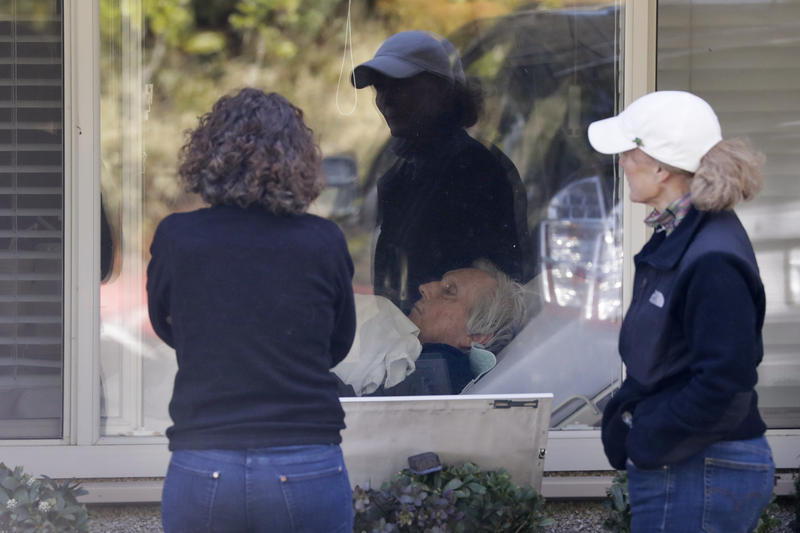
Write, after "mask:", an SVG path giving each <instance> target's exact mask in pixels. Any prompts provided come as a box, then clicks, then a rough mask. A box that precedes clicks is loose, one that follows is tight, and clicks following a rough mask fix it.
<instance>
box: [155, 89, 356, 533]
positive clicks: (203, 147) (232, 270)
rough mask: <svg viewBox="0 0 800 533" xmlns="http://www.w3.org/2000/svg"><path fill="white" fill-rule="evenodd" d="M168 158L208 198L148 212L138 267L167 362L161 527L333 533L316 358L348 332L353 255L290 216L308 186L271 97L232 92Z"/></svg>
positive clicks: (301, 135)
mask: <svg viewBox="0 0 800 533" xmlns="http://www.w3.org/2000/svg"><path fill="white" fill-rule="evenodd" d="M181 156H182V164H181V166H180V170H179V174H180V177H181V179H182V180H183V181H184V183H185V184H186V187H187V190H188V191H189V192H194V193H199V194H200V195H201V196H202V197H203V199H204V200H205V201H206V202H208V203H209V204H210V207H208V208H205V209H199V210H197V211H193V212H190V213H177V214H173V215H170V216H168V217H167V218H165V219H164V220H163V221H161V223H160V224H159V226H158V228H157V230H156V233H155V236H154V237H153V243H152V247H151V254H152V259H151V260H150V264H149V266H148V270H147V292H148V303H149V313H150V321H151V323H152V325H153V329H154V330H155V332H156V333H157V334H158V336H159V337H161V339H163V340H164V341H165V342H166V343H167V344H169V345H170V346H172V347H173V348H175V351H176V354H177V358H178V372H177V375H176V376H175V384H174V389H173V393H172V399H171V401H170V405H169V412H170V416H171V417H172V421H173V425H172V426H171V427H170V428H169V429H167V437H168V438H169V448H170V450H171V451H172V458H171V461H170V466H169V470H168V472H167V476H166V481H165V483H164V494H163V498H162V516H163V523H164V530H165V531H166V532H167V533H171V532H182V531H186V532H190V531H191V532H195V531H210V530H212V529H213V530H214V531H249V532H257V531H263V532H294V531H311V532H320V533H322V532H325V533H327V532H332V531H348V532H349V531H351V530H352V525H353V507H352V499H351V492H350V484H349V481H348V478H347V470H346V469H345V465H344V462H343V459H342V453H341V450H340V448H339V443H340V442H341V437H340V430H341V429H343V428H344V412H343V411H342V407H341V405H340V403H339V398H338V396H337V390H336V380H335V378H334V377H333V375H332V374H331V373H330V368H332V367H333V366H334V365H336V364H337V363H338V362H339V361H340V360H342V359H343V358H344V357H345V355H346V354H347V352H348V350H349V349H350V345H351V343H352V341H353V335H354V331H355V309H354V305H353V290H352V276H353V264H352V261H351V259H350V255H349V253H348V250H347V244H346V242H345V239H344V236H343V234H342V232H341V231H340V230H339V228H338V227H337V226H336V225H335V224H334V223H333V222H330V221H328V220H324V219H321V218H319V217H316V216H313V215H309V214H306V213H305V212H306V208H307V207H308V206H309V204H310V203H311V202H312V201H313V200H314V199H315V198H316V197H317V196H318V195H319V193H320V192H321V191H322V189H323V187H324V178H323V177H322V174H321V168H320V152H319V149H318V148H317V146H316V145H315V143H314V140H313V135H312V132H311V130H310V129H309V128H308V127H307V126H306V125H305V123H304V122H303V114H302V111H300V110H299V109H298V108H296V107H294V106H293V105H292V104H291V103H289V102H288V101H287V100H286V99H285V98H283V97H282V96H280V95H278V94H275V93H272V94H265V93H264V92H262V91H260V90H256V89H243V90H241V91H240V92H239V93H237V94H235V95H233V96H224V97H222V98H221V99H220V100H219V101H217V103H216V104H214V107H213V109H212V110H211V112H209V113H207V114H205V115H203V116H202V117H201V118H200V123H199V125H198V126H197V128H195V129H194V130H193V131H192V132H191V133H190V137H189V140H188V142H187V143H186V145H185V146H184V147H183V149H182V152H181Z"/></svg>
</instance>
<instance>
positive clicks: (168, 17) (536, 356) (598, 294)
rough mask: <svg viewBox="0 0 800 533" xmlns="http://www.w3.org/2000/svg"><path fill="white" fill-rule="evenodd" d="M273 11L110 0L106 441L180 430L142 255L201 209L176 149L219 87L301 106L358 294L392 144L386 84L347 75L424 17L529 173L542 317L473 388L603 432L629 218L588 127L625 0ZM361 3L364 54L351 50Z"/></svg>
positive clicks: (269, 5) (528, 260) (528, 270)
mask: <svg viewBox="0 0 800 533" xmlns="http://www.w3.org/2000/svg"><path fill="white" fill-rule="evenodd" d="M275 4H276V3H275V2H270V1H247V2H245V1H241V0H230V1H226V2H219V1H211V0H209V1H195V2H185V1H181V0H171V1H164V2H158V3H151V2H141V1H139V0H101V19H102V48H101V61H102V108H101V111H102V163H103V166H102V172H103V175H102V194H103V206H104V213H105V215H106V216H105V220H106V222H107V223H108V227H109V232H108V234H109V238H108V239H106V240H105V241H104V242H105V245H104V252H106V254H107V255H108V256H109V260H108V265H109V269H108V272H107V275H106V276H105V278H104V279H105V281H104V282H103V285H102V287H101V349H102V353H101V363H102V372H101V382H102V389H103V405H102V408H103V427H104V430H103V431H104V433H105V434H106V435H153V434H161V433H163V431H164V429H165V428H166V427H167V426H168V425H169V424H170V421H169V417H168V414H167V404H168V401H169V397H170V394H171V387H172V378H173V376H174V372H175V356H174V353H173V352H172V350H171V349H169V348H168V347H166V346H165V345H164V344H163V343H161V342H160V341H159V340H158V339H157V338H156V337H155V335H154V333H153V332H152V330H151V329H150V326H149V323H148V318H147V313H146V302H145V294H144V275H145V266H146V263H147V261H148V259H149V256H148V248H149V243H150V240H151V238H152V233H153V231H154V229H155V226H156V224H157V223H158V222H159V220H160V219H161V218H163V217H164V216H165V215H167V214H169V213H170V212H173V211H183V210H190V209H196V208H198V207H201V206H202V205H203V204H202V202H201V200H200V199H199V198H197V197H195V196H192V195H188V194H186V193H184V192H183V191H182V189H181V186H180V185H179V183H178V181H177V179H176V169H177V154H178V150H179V148H180V146H181V144H182V141H183V139H184V137H183V132H184V131H185V130H186V129H187V128H191V127H193V126H194V125H195V124H196V120H197V117H198V116H199V115H200V114H202V113H204V112H206V111H207V110H208V109H209V108H210V106H211V104H212V103H213V102H214V101H215V100H216V99H217V98H219V96H221V95H223V94H225V93H228V92H230V91H232V90H234V89H237V88H240V87H242V86H248V85H250V86H255V87H258V88H261V89H263V90H266V91H276V92H279V93H281V94H283V95H285V96H287V97H288V98H289V99H290V100H292V101H293V102H294V103H295V104H296V105H298V106H299V107H300V108H302V109H303V110H304V112H305V117H306V120H307V122H308V123H309V125H310V126H311V127H312V128H313V129H314V131H315V133H316V134H317V136H318V139H319V142H320V145H321V148H322V151H323V155H324V156H325V161H324V162H323V170H324V171H325V173H326V176H327V178H328V189H327V190H326V191H325V192H324V193H323V194H322V196H321V197H320V199H319V200H318V201H317V202H316V203H315V205H314V206H312V212H314V213H316V214H319V215H321V216H325V217H329V218H331V219H333V220H335V221H336V222H337V223H338V224H339V225H340V227H341V228H342V229H343V231H344V232H345V234H346V236H347V239H348V244H349V247H350V252H351V254H352V256H353V260H354V262H355V265H356V275H355V280H354V289H355V290H356V292H358V293H362V294H368V293H371V292H372V290H373V279H372V272H373V261H372V259H373V256H372V254H373V249H374V246H375V239H376V186H377V183H378V182H379V180H380V178H381V176H382V175H383V173H384V172H385V171H386V169H387V168H389V167H390V166H391V165H392V164H393V160H392V158H393V157H394V153H393V152H392V151H391V149H390V147H389V140H390V134H389V129H388V128H387V125H386V123H385V121H384V120H383V118H382V116H381V114H380V112H379V111H378V109H377V108H376V106H375V104H374V98H375V92H374V90H373V89H371V88H369V89H362V90H359V91H356V90H355V89H354V88H353V87H352V85H351V84H350V83H349V75H350V72H351V70H352V68H353V66H354V65H356V64H359V63H361V62H363V61H366V60H368V59H370V58H371V57H372V55H373V54H374V52H375V50H376V49H377V48H378V47H379V46H380V44H381V43H382V42H383V41H384V40H385V39H386V38H387V37H389V36H390V35H392V34H394V33H396V32H398V31H403V30H410V29H422V30H430V31H435V32H437V33H438V34H441V35H445V36H447V37H448V39H449V40H450V41H451V42H452V43H453V45H454V46H455V48H456V49H457V50H458V52H459V54H460V57H461V60H462V63H463V67H464V70H465V72H466V74H467V75H468V76H474V77H477V78H479V79H480V80H481V83H482V86H483V92H484V106H483V113H482V114H481V116H480V118H479V120H478V122H477V124H475V126H473V127H471V128H470V129H469V135H471V136H472V137H473V138H475V139H477V140H479V141H480V142H482V143H484V145H485V146H486V147H487V148H489V149H490V151H492V153H493V154H500V155H498V156H497V157H498V158H502V159H503V161H504V162H505V163H507V164H508V165H509V168H512V169H513V172H514V173H518V175H519V182H520V185H519V192H520V194H521V198H522V202H521V204H520V205H523V206H525V205H526V207H524V208H522V209H521V211H520V213H519V221H520V224H521V226H522V227H524V233H525V234H526V236H525V239H524V242H523V243H522V244H523V246H524V248H525V255H524V261H525V265H524V269H523V270H524V272H525V275H524V276H523V277H522V279H521V281H523V282H525V284H526V288H527V289H528V300H529V307H530V311H531V312H530V315H531V318H530V321H529V322H528V324H527V326H526V327H525V329H524V330H523V332H522V333H521V334H520V335H519V336H518V338H517V339H516V340H514V341H513V342H512V343H511V344H510V345H509V346H507V347H506V348H505V349H504V350H503V351H502V352H500V353H498V354H497V359H498V364H497V366H496V367H495V369H494V370H492V371H491V372H490V373H489V374H487V375H486V376H485V377H484V378H483V379H482V380H481V381H480V382H479V383H478V384H477V385H475V386H474V387H473V388H472V389H470V390H469V392H470V393H473V392H474V393H495V392H498V393H499V392H507V393H512V392H549V391H553V392H555V393H556V402H555V403H556V404H563V405H561V409H560V410H559V411H558V414H557V416H554V418H553V421H554V423H555V424H561V425H564V426H572V427H585V426H587V425H590V426H593V425H596V424H597V423H598V421H599V410H598V408H597V406H598V405H600V407H602V401H603V400H604V399H605V398H607V397H608V394H609V393H610V392H611V391H612V390H613V389H614V387H615V384H616V383H617V382H618V380H619V377H620V374H621V369H620V363H619V361H618V357H617V354H616V337H617V334H618V328H619V320H620V312H621V311H620V309H621V308H620V300H621V285H620V283H621V255H620V254H621V252H620V250H621V242H620V235H621V231H620V230H621V226H620V224H621V220H620V216H619V214H620V211H621V210H620V198H619V190H620V187H619V179H618V177H617V174H616V167H615V166H614V164H613V160H612V159H611V158H610V157H603V156H600V155H598V154H596V153H595V152H594V151H593V150H591V149H590V147H589V145H588V141H587V140H586V135H585V131H586V127H587V125H588V124H589V123H590V122H591V121H592V120H596V119H598V118H602V117H606V116H609V115H611V114H613V113H614V111H615V109H616V108H617V106H618V103H619V96H620V93H619V92H618V91H619V90H620V89H621V67H620V65H621V63H622V62H621V57H620V49H621V42H620V41H619V36H620V35H622V33H623V31H622V30H623V28H622V22H621V21H622V20H623V18H624V17H623V16H622V9H621V5H622V3H621V2H619V1H616V2H615V1H613V0H612V1H587V2H584V3H583V4H580V3H576V2H564V4H568V5H569V6H571V7H562V6H561V3H560V2H549V3H547V6H548V7H547V8H544V7H540V6H539V7H529V6H528V4H527V3H525V2H521V1H519V0H490V1H488V2H487V1H481V2H477V1H456V0H438V1H435V2H421V1H408V2H395V1H389V0H377V1H372V2H353V5H352V12H350V13H349V14H348V2H347V1H345V0H303V1H301V2H296V3H294V4H292V5H289V4H281V7H276V5H275ZM576 5H577V6H578V7H575V6H576ZM526 6H527V7H526ZM348 15H349V17H350V21H351V24H352V35H353V40H352V54H353V58H354V62H353V63H350V61H349V57H350V49H349V48H348V49H345V50H343V48H344V46H345V27H346V24H347V20H348ZM343 51H345V52H346V53H345V54H344V57H345V58H346V59H347V60H346V61H345V64H344V66H342V56H343ZM509 172H511V171H509ZM464 266H466V265H464ZM588 366H591V368H592V369H593V371H592V372H591V373H587V372H584V371H583V370H582V369H584V368H586V367H588ZM587 374H590V375H587Z"/></svg>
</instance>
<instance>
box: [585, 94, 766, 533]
mask: <svg viewBox="0 0 800 533" xmlns="http://www.w3.org/2000/svg"><path fill="white" fill-rule="evenodd" d="M589 141H590V142H591V143H592V146H593V147H594V148H595V149H596V150H598V151H599V152H602V153H606V154H613V153H621V154H622V155H621V156H620V165H621V166H622V168H623V169H624V171H625V178H626V179H627V181H628V184H629V185H630V198H631V200H632V201H634V202H638V203H643V204H647V205H648V206H650V207H652V208H653V211H652V212H651V213H650V215H649V216H648V217H647V219H646V220H645V222H646V223H647V224H648V225H650V226H651V227H652V228H653V229H654V234H653V236H652V238H651V239H650V240H649V241H648V243H647V244H645V246H644V248H643V249H642V250H641V252H639V253H638V254H637V255H636V257H634V263H635V265H636V276H635V278H634V287H633V299H632V301H631V304H630V307H629V308H628V311H627V313H626V314H625V320H624V321H623V323H622V329H621V331H620V338H619V351H620V354H621V355H622V359H623V361H624V362H625V365H626V368H627V376H626V378H625V382H624V383H623V384H622V387H621V388H620V390H619V391H618V392H617V393H616V394H615V395H614V397H613V398H612V399H611V401H610V402H609V403H608V405H607V406H606V408H605V412H604V413H603V431H602V438H603V446H604V448H605V452H606V456H607V457H608V459H609V462H610V463H611V465H612V466H613V467H614V468H618V469H623V468H624V469H626V470H627V472H628V488H629V491H630V502H631V514H632V521H631V531H633V532H634V533H645V532H656V531H658V532H660V533H670V532H672V533H684V532H689V531H725V532H726V533H737V532H745V531H752V530H753V529H755V527H756V524H757V522H758V517H759V515H760V514H761V511H762V510H763V508H764V507H765V506H766V505H767V503H768V502H769V499H770V496H771V494H772V482H773V474H774V468H775V465H774V463H773V461H772V454H771V452H770V448H769V444H768V443H767V441H766V439H765V438H764V431H765V429H766V426H765V425H764V422H763V421H762V419H761V416H760V415H759V412H758V395H757V393H756V391H755V385H756V382H757V381H758V372H757V370H756V367H757V366H758V364H759V363H760V362H761V359H762V357H763V355H764V349H763V344H762V339H761V328H762V326H763V324H764V310H765V298H764V286H763V284H762V283H761V278H760V275H759V271H758V264H757V263H756V257H755V254H754V252H753V247H752V245H751V244H750V240H749V239H748V237H747V232H745V230H744V228H743V227H742V224H741V222H739V218H738V217H737V216H736V214H735V213H734V211H733V208H734V206H735V205H736V204H737V203H738V202H739V201H741V200H749V199H750V198H752V197H753V196H755V194H756V193H757V192H758V190H759V189H760V187H761V182H762V178H761V171H760V165H761V162H762V161H761V160H762V157H761V156H760V154H757V153H756V152H754V151H753V150H752V149H751V148H750V147H749V145H748V144H747V143H746V142H744V141H742V140H736V139H733V140H724V139H723V138H722V134H721V128H720V124H719V120H718V119H717V116H716V114H715V113H714V110H713V109H712V108H711V106H709V105H708V103H706V102H705V101H704V100H702V99H701V98H699V97H697V96H695V95H694V94H691V93H687V92H683V91H659V92H654V93H651V94H648V95H645V96H643V97H641V98H639V99H638V100H636V101H635V102H633V103H632V104H631V105H630V106H628V108H627V109H625V110H624V111H623V112H622V113H620V114H619V115H618V116H616V117H612V118H609V119H605V120H601V121H597V122H594V123H592V124H591V125H590V126H589Z"/></svg>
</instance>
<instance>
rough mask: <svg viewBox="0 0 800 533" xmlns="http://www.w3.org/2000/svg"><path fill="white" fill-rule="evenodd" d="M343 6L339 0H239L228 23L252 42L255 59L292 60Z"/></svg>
mask: <svg viewBox="0 0 800 533" xmlns="http://www.w3.org/2000/svg"><path fill="white" fill-rule="evenodd" d="M345 5H346V4H345V3H344V2H342V0H239V2H238V3H237V4H236V11H235V12H234V13H232V14H231V16H230V19H229V20H230V25H231V27H232V28H234V29H235V30H237V31H238V32H240V33H242V34H243V35H244V36H245V37H248V36H249V37H250V40H252V41H254V43H255V53H256V57H257V59H258V60H262V59H263V57H264V56H269V57H273V58H276V59H292V58H294V57H295V56H297V54H298V52H299V51H300V48H301V46H302V45H307V44H311V42H313V40H316V39H317V38H318V37H319V35H320V34H321V33H322V32H323V31H324V30H325V29H326V28H327V27H328V26H329V25H330V17H331V15H332V14H333V13H334V12H335V10H336V9H338V8H340V7H344V6H345ZM253 37H255V38H254V39H253ZM298 45H301V46H298Z"/></svg>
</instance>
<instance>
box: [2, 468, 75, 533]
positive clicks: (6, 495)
mask: <svg viewBox="0 0 800 533" xmlns="http://www.w3.org/2000/svg"><path fill="white" fill-rule="evenodd" d="M82 494H86V491H85V490H83V489H81V488H80V484H79V483H77V482H75V481H73V480H67V481H62V482H59V481H56V480H54V479H50V478H49V477H47V476H43V477H42V478H41V479H35V478H33V477H31V476H29V475H28V474H25V473H23V471H22V467H21V466H18V467H16V468H15V469H14V470H11V469H9V468H8V467H7V466H6V465H4V464H3V463H0V531H3V532H4V533H6V532H7V533H46V532H47V533H51V532H52V533H55V532H59V533H62V532H63V533H70V532H86V531H89V515H88V514H87V512H86V507H85V506H84V505H83V504H81V503H78V500H77V497H78V496H80V495H82Z"/></svg>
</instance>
